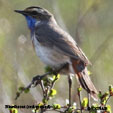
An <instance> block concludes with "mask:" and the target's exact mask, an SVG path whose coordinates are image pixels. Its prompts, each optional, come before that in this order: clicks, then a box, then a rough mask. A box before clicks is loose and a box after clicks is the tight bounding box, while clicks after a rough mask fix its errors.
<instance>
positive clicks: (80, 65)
mask: <svg viewBox="0 0 113 113" xmlns="http://www.w3.org/2000/svg"><path fill="white" fill-rule="evenodd" d="M15 12H17V13H20V14H22V15H24V16H25V18H26V20H27V24H28V28H29V29H30V32H31V40H32V43H33V47H34V49H35V51H36V54H37V56H38V57H39V58H40V60H41V61H42V62H43V63H44V64H46V65H47V66H50V67H51V68H52V69H56V70H57V69H58V68H60V67H61V66H62V65H64V64H68V65H67V66H66V67H65V68H64V69H62V72H61V73H65V74H67V75H70V74H74V75H75V76H76V78H77V80H78V82H79V84H80V85H81V86H82V87H83V88H84V89H85V90H86V91H87V92H88V93H89V94H90V95H91V97H92V98H93V99H94V100H97V94H98V92H97V90H96V88H95V86H94V85H93V83H92V81H91V79H90V77H89V75H88V70H87V65H89V64H91V63H90V61H89V60H88V58H87V57H86V56H85V54H84V53H83V51H82V50H81V49H80V47H79V46H78V45H77V43H76V42H75V40H74V39H73V38H72V37H71V36H70V35H69V34H68V33H67V32H66V31H64V30H63V29H62V28H61V27H60V26H59V25H58V24H57V22H56V20H55V18H54V16H53V15H52V14H51V13H50V12H49V11H48V10H46V9H44V8H41V7H36V6H32V7H28V8H26V9H25V10H15Z"/></svg>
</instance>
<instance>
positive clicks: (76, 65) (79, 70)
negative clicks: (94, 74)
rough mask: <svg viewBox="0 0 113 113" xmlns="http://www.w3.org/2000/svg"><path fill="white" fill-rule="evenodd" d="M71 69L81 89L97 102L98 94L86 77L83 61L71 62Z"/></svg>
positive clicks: (86, 72) (87, 76) (86, 71)
mask: <svg viewBox="0 0 113 113" xmlns="http://www.w3.org/2000/svg"><path fill="white" fill-rule="evenodd" d="M72 67H73V70H74V72H75V73H76V75H77V80H78V81H79V83H80V85H81V86H82V88H84V89H85V90H86V91H87V92H88V93H89V94H90V95H91V97H92V98H93V99H94V100H95V101H97V100H98V96H97V94H98V92H97V90H96V88H95V86H94V84H93V83H92V81H91V79H90V77H89V75H88V70H87V67H86V66H85V64H84V63H83V61H75V60H74V61H72Z"/></svg>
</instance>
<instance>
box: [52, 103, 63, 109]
mask: <svg viewBox="0 0 113 113" xmlns="http://www.w3.org/2000/svg"><path fill="white" fill-rule="evenodd" d="M60 108H61V105H60V104H53V109H60Z"/></svg>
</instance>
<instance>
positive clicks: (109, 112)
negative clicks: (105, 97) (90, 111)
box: [106, 105, 112, 113]
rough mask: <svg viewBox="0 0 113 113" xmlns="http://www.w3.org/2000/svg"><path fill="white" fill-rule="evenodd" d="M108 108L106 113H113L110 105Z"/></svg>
mask: <svg viewBox="0 0 113 113" xmlns="http://www.w3.org/2000/svg"><path fill="white" fill-rule="evenodd" d="M106 107H107V110H106V111H107V112H108V113H112V112H111V106H110V105H107V106H106Z"/></svg>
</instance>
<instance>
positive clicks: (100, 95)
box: [98, 91, 102, 99]
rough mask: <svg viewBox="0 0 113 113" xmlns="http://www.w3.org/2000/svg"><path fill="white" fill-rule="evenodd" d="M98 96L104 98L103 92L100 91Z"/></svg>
mask: <svg viewBox="0 0 113 113" xmlns="http://www.w3.org/2000/svg"><path fill="white" fill-rule="evenodd" d="M98 97H99V98H100V99H101V98H102V92H101V91H99V93H98Z"/></svg>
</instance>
